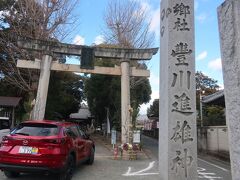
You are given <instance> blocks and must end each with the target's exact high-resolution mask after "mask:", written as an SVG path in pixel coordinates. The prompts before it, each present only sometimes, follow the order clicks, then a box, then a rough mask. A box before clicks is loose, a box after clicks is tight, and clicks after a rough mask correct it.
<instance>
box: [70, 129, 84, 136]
mask: <svg viewBox="0 0 240 180" xmlns="http://www.w3.org/2000/svg"><path fill="white" fill-rule="evenodd" d="M69 128H70V129H71V130H72V131H73V132H74V134H75V135H76V136H77V137H81V134H80V132H79V131H78V128H77V126H70V127H69Z"/></svg>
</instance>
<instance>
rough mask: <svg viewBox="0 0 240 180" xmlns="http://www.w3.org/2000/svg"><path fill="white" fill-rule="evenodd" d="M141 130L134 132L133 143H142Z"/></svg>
mask: <svg viewBox="0 0 240 180" xmlns="http://www.w3.org/2000/svg"><path fill="white" fill-rule="evenodd" d="M140 142H141V140H140V130H137V131H133V143H140Z"/></svg>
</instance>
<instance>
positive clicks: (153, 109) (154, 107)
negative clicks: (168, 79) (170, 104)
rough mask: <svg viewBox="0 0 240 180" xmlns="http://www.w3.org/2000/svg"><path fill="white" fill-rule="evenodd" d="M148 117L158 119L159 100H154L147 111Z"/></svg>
mask: <svg viewBox="0 0 240 180" xmlns="http://www.w3.org/2000/svg"><path fill="white" fill-rule="evenodd" d="M147 116H148V117H159V99H154V101H153V103H152V104H151V105H150V108H148V109H147Z"/></svg>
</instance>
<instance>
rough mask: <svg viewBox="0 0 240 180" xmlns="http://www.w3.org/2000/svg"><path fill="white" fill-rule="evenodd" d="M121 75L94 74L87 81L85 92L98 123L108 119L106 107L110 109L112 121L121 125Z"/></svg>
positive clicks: (116, 124)
mask: <svg viewBox="0 0 240 180" xmlns="http://www.w3.org/2000/svg"><path fill="white" fill-rule="evenodd" d="M120 85H121V83H120V77H116V76H107V75H96V74H93V75H91V77H90V78H89V79H88V80H87V81H86V84H85V89H84V90H85V93H86V97H87V101H88V106H89V109H90V111H91V113H92V115H94V116H95V119H96V121H97V123H98V125H101V124H102V123H103V122H105V120H106V112H107V110H106V108H108V109H109V116H110V120H111V122H112V123H113V124H114V126H115V127H118V126H119V120H120V113H121V111H120V109H121V96H120V94H121V86H120Z"/></svg>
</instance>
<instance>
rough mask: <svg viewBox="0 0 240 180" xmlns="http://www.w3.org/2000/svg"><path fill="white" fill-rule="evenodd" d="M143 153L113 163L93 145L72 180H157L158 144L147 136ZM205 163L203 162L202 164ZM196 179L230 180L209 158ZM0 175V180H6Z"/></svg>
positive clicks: (26, 179)
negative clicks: (91, 155)
mask: <svg viewBox="0 0 240 180" xmlns="http://www.w3.org/2000/svg"><path fill="white" fill-rule="evenodd" d="M143 141H144V142H145V147H146V148H147V149H149V150H148V151H147V153H148V154H149V156H150V157H151V158H149V159H146V158H145V159H142V160H137V161H126V160H113V159H112V157H111V155H112V152H111V151H109V149H108V148H106V146H105V145H104V143H97V144H96V158H95V162H94V164H93V165H92V166H87V165H80V166H79V167H78V168H77V169H76V172H75V174H74V177H73V179H72V180H79V179H81V180H125V179H127V180H147V179H151V180H160V178H159V174H158V173H159V172H158V158H157V157H158V155H157V154H158V149H157V148H158V145H157V144H158V142H157V141H156V140H153V139H151V138H148V137H143ZM206 160H207V162H206ZM198 162H199V168H198V171H199V179H203V180H215V179H222V180H231V176H230V171H229V166H228V165H225V164H224V163H222V162H216V161H215V160H210V159H209V158H207V159H206V158H204V157H203V158H202V157H200V159H199V161H198ZM6 179H7V178H6V177H5V176H4V174H3V173H2V172H0V180H6ZM17 179H19V180H33V179H34V180H52V179H53V177H47V176H44V175H43V174H38V175H32V174H22V175H21V176H20V177H19V178H16V179H13V180H17Z"/></svg>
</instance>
